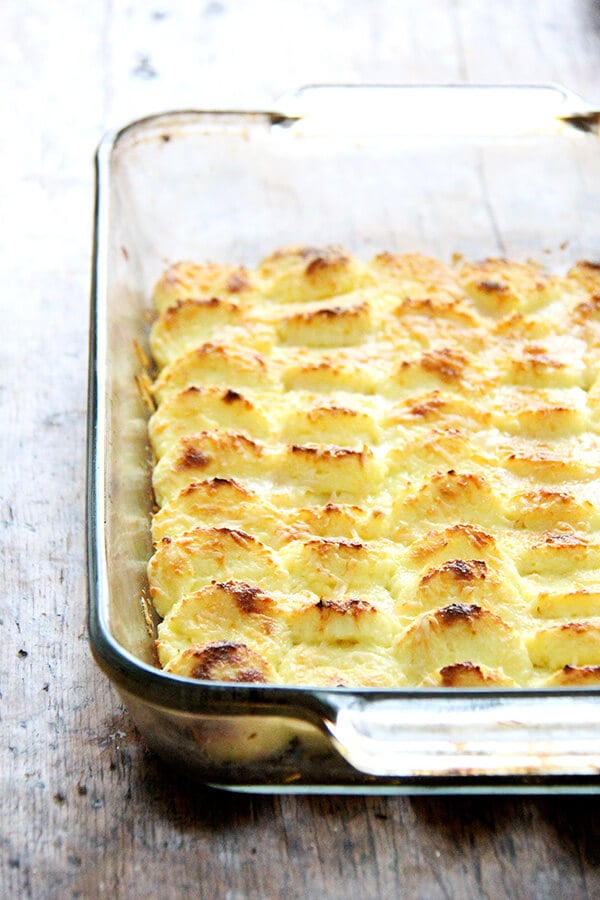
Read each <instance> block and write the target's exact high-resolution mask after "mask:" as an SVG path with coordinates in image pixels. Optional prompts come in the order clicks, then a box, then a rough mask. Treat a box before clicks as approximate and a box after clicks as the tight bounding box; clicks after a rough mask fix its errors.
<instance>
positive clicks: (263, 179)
mask: <svg viewBox="0 0 600 900" xmlns="http://www.w3.org/2000/svg"><path fill="white" fill-rule="evenodd" d="M597 126H598V114H597V113H596V112H594V111H593V110H590V109H588V108H587V107H586V104H585V103H584V102H583V101H582V100H580V99H579V98H577V97H575V96H574V95H572V94H570V93H569V92H567V91H565V90H563V89H561V88H558V87H526V86H522V87H425V86H424V87H401V86H385V87H376V86H366V87H365V86H355V87H310V88H303V89H301V90H300V91H298V92H296V93H295V94H293V95H290V96H289V97H287V98H284V99H283V100H282V101H281V105H280V109H278V110H277V111H271V112H231V111H229V112H222V111H219V112H208V111H204V112H195V111H191V112H174V113H167V114H163V115H159V116H155V117H152V118H149V119H145V120H142V121H139V122H134V123H133V124H131V125H129V126H128V127H126V128H124V129H123V130H121V131H119V132H117V133H111V134H108V135H107V136H106V137H105V138H104V140H103V141H102V143H101V145H100V147H99V150H98V154H97V196H96V199H97V204H96V219H95V245H94V269H93V284H92V309H91V326H90V374H89V419H88V424H89V431H88V512H87V518H88V568H89V633H90V639H91V647H92V651H93V653H94V656H95V658H96V660H97V662H98V663H99V665H100V666H101V667H102V668H103V670H104V671H105V672H106V673H107V675H108V676H109V678H110V679H111V680H112V681H113V683H114V684H115V686H116V688H117V689H118V691H119V693H120V694H121V696H122V697H123V700H124V702H125V703H126V705H127V706H128V708H129V710H130V712H131V714H132V716H133V717H134V719H135V721H136V723H137V725H138V727H139V729H140V731H141V732H142V734H143V736H144V738H145V740H146V741H147V743H148V744H149V746H151V747H152V748H153V749H155V750H156V751H157V752H158V753H159V754H161V755H163V756H164V757H166V758H168V759H170V760H171V761H173V762H174V763H175V764H176V765H178V766H180V767H184V768H185V769H186V770H188V771H189V772H190V773H193V774H195V775H197V776H198V777H199V778H201V779H202V780H203V781H205V782H207V783H211V784H214V785H219V786H222V787H229V788H234V789H238V790H259V791H292V790H294V791H354V792H385V793H394V792H397V793H402V792H404V793H417V792H440V791H443V792H459V791H464V792H466V791H479V792H490V791H494V790H501V791H503V792H506V791H544V790H553V791H556V790H560V789H564V790H568V791H573V790H581V791H594V790H597V789H598V785H599V784H600V779H599V772H600V695H599V694H598V692H597V691H596V690H594V689H584V688H582V689H577V690H570V689H564V688H563V689H555V690H550V689H540V690H516V691H510V690H508V691H507V690H477V691H473V690H471V691H468V690H457V689H431V690H424V689H418V690H408V689H398V690H394V691H378V690H374V689H364V690H354V689H346V688H336V689H329V688H328V689H309V688H300V687H297V688H294V687H274V686H267V685H232V684H223V683H202V682H197V681H193V680H190V679H185V678H179V677H175V676H173V675H170V674H167V673H165V672H163V671H161V670H160V669H158V668H157V667H156V662H155V657H154V652H153V640H152V625H153V623H152V621H151V615H150V614H149V612H148V604H147V603H145V597H146V595H147V580H146V565H147V561H148V559H149V557H150V555H151V552H152V549H151V544H150V535H149V515H150V510H151V508H152V493H151V488H150V465H149V451H148V446H147V433H146V424H147V417H148V411H147V409H146V407H145V405H144V402H143V400H142V397H141V395H140V392H139V390H138V388H137V385H136V374H137V373H138V372H139V366H140V363H139V358H138V355H137V354H136V352H135V349H134V348H135V345H136V344H138V345H140V346H141V347H145V346H146V343H147V336H148V330H149V322H150V300H149V298H150V295H151V290H152V287H153V284H154V283H155V281H156V279H157V278H158V276H159V274H160V273H161V272H162V271H163V270H164V268H165V267H166V266H167V265H168V264H169V263H172V262H174V261H177V260H180V259H196V260H209V259H210V260H213V261H217V262H228V261H229V262H235V263H246V264H249V265H252V264H255V263H256V262H258V260H259V259H260V258H261V257H263V256H264V255H266V254H267V253H268V252H270V251H272V250H273V249H274V248H275V247H279V246H285V245H289V244H297V243H305V244H308V245H311V246H324V245H328V244H332V243H335V244H341V245H343V246H345V247H346V248H347V249H349V250H350V251H352V252H353V253H355V254H356V255H357V256H359V257H361V258H367V257H368V256H369V255H372V254H374V253H376V252H379V251H381V250H389V251H392V252H408V251H422V252H424V253H427V254H430V255H432V256H435V257H438V258H441V259H445V260H447V259H449V258H450V257H451V256H452V254H455V253H459V254H462V255H464V256H465V257H467V258H472V259H479V258H483V257H487V256H506V257H509V258H514V259H517V260H520V259H527V258H530V257H534V258H536V259H538V260H541V261H542V262H544V263H545V264H546V265H547V266H548V267H549V268H553V267H557V268H559V269H560V268H561V267H562V268H564V267H565V266H566V265H567V264H568V263H570V262H575V261H576V260H579V259H586V260H589V261H599V260H600V250H599V248H598V236H599V235H600V154H599V153H598V146H599V145H598V136H597Z"/></svg>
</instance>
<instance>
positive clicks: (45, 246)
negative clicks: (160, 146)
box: [0, 0, 600, 900]
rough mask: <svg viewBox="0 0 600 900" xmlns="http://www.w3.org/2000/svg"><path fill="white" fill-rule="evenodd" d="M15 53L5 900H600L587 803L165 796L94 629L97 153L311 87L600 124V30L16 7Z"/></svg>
mask: <svg viewBox="0 0 600 900" xmlns="http://www.w3.org/2000/svg"><path fill="white" fill-rule="evenodd" d="M0 33H1V34H2V36H3V39H2V51H1V53H0V80H1V83H2V85H3V89H2V94H3V101H4V102H3V129H2V139H1V140H0V164H1V167H2V172H3V175H4V177H3V179H2V181H1V182H0V211H1V215H0V313H1V319H0V321H1V322H2V332H3V333H2V341H1V342H0V464H1V469H0V472H1V475H0V578H1V581H0V583H1V584H2V596H1V599H0V625H1V627H2V632H1V633H2V637H3V646H4V652H3V654H2V660H1V663H0V691H1V697H0V717H1V724H2V741H1V742H0V785H1V791H2V819H1V824H0V837H1V842H0V843H1V857H0V866H1V869H0V896H2V897H7V898H12V897H18V898H21V897H23V898H65V897H80V898H95V897H105V896H111V897H113V898H137V897H160V898H169V897H174V898H176V897H181V896H185V895H186V894H187V893H188V892H189V893H190V895H194V896H200V897H208V898H211V900H212V898H215V900H218V898H227V900H238V898H247V897H261V898H262V897H266V898H271V897H281V896H286V897H288V898H304V897H321V896H327V897H331V898H337V897H340V898H342V897H349V896H352V897H360V898H379V897H399V896H401V897H407V898H413V897H414V898H423V900H433V898H455V897H459V898H480V897H490V898H496V897H513V898H521V897H522V898H530V897H540V898H565V897H568V898H578V897H584V898H585V897H589V898H593V897H598V896H600V877H599V875H598V871H599V864H600V853H599V850H598V847H599V846H600V840H599V839H600V825H599V822H598V817H597V816H596V815H595V805H596V804H595V800H594V799H593V798H592V799H590V798H585V797H558V796H556V797H546V798H516V797H515V798H509V797H496V798H485V797H471V798H464V797H463V798H445V797H431V798H421V797H414V798H397V797H388V798H386V797H371V798H364V797H343V796H338V797H335V796H334V797H318V796H317V797H301V796H297V797H296V796H288V797H269V796H265V797H252V796H243V795H233V794H227V793H221V792H216V791H213V790H210V789H208V788H204V787H202V786H198V785H194V784H190V783H189V782H188V780H186V779H185V778H183V777H177V776H175V775H173V774H172V773H170V772H168V771H165V770H164V765H163V764H162V763H161V762H159V761H157V760H156V759H154V758H152V757H151V756H150V755H149V753H148V752H147V751H146V750H145V748H144V746H143V745H142V743H141V741H140V740H139V737H138V735H137V733H136V731H135V729H134V727H133V726H132V724H131V721H130V719H129V717H128V715H127V713H126V712H125V711H124V710H123V709H122V707H121V706H120V703H119V700H118V698H117V696H116V695H115V693H114V691H113V690H112V688H111V687H110V685H109V684H108V682H107V681H106V679H105V678H104V676H102V675H101V674H100V672H99V671H98V670H97V668H96V667H95V665H94V663H93V662H92V660H91V658H90V655H89V652H88V647H87V638H86V634H85V626H84V617H85V560H84V432H85V404H86V399H85V390H86V359H87V324H88V313H87V296H88V284H89V259H90V245H91V217H92V197H93V186H92V155H93V150H94V147H95V145H96V143H97V141H98V140H99V138H100V136H101V134H102V132H103V131H104V130H105V129H106V128H107V127H109V126H115V125H119V124H122V123H124V122H126V121H127V120H129V119H131V118H133V117H138V116H141V115H144V114H146V113H148V112H154V111H158V110H161V109H167V108H173V107H186V106H202V105H208V106H214V107H218V106H234V107H240V106H242V107H243V106H255V105H257V106H268V105H271V104H272V103H273V102H274V100H275V99H276V98H277V96H278V95H279V94H280V93H282V92H283V91H285V90H286V89H288V88H290V87H294V86H296V85H298V84H300V83H304V82H318V81H337V82H343V81H350V82H354V81H379V82H385V81H387V82H394V81H398V82H401V81H406V82H418V81H441V82H447V81H450V82H455V81H459V82H463V81H466V82H477V81H484V82H489V81H494V82H496V81H499V82H512V81H523V82H531V81H534V82H538V81H558V82H563V83H565V84H566V85H568V86H569V87H570V88H571V89H573V90H575V91H577V92H579V93H581V94H582V95H584V96H587V97H590V98H592V99H593V98H596V99H597V100H598V101H600V84H599V83H598V73H599V65H598V63H599V56H600V12H599V6H598V4H597V3H595V2H591V0H589V2H588V0H530V2H527V3H523V2H520V0H505V2H503V3H481V2H479V0H455V2H445V0H430V2H427V3H423V2H420V0H377V2H373V3H370V4H361V3H355V2H351V0H319V2H317V0H303V2H300V0H290V2H288V3H280V2H278V0H262V2H261V0H237V2H235V3H234V2H231V0H206V2H200V3H194V2H192V0H172V2H169V3H167V2H164V3H161V2H159V0H157V2H156V3H153V4H147V3H144V2H142V0H130V2H128V3H120V2H115V0H89V2H83V0H63V2H62V3H60V4H58V3H52V4H50V3H45V2H44V0H5V2H4V3H3V4H2V5H1V6H0Z"/></svg>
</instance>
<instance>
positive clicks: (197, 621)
mask: <svg viewBox="0 0 600 900" xmlns="http://www.w3.org/2000/svg"><path fill="white" fill-rule="evenodd" d="M154 303H155V307H156V310H157V318H156V320H155V322H154V325H153V327H152V332H151V340H150V344H151V350H152V354H153V356H154V359H155V362H156V364H157V367H158V375H157V377H156V379H155V381H154V384H153V387H152V394H153V397H154V400H155V402H156V411H155V412H154V414H153V415H152V417H151V419H150V424H149V437H150V443H151V447H152V451H153V454H154V457H155V465H154V471H153V486H154V492H155V497H156V502H157V505H158V511H157V512H156V514H155V515H154V517H153V523H152V531H153V540H154V545H155V553H154V555H153V557H152V559H151V561H150V563H149V567H148V573H149V583H150V590H151V596H152V599H153V602H154V605H155V607H156V610H157V612H158V613H159V615H160V616H161V617H162V622H161V624H160V625H159V629H158V640H157V651H158V656H159V660H160V663H161V664H162V666H163V667H164V668H165V669H166V670H168V671H170V672H173V673H176V674H178V675H184V676H187V677H191V678H199V679H202V680H216V681H236V682H246V683H249V682H254V683H286V684H296V685H313V686H321V685H324V686H372V687H382V688H384V687H400V686H419V685H423V686H445V687H478V686H481V687H486V686H507V685H513V686H539V685H569V686H573V685H578V684H581V685H590V684H599V683H600V371H599V370H600V267H598V266H595V265H593V264H592V263H586V262H580V263H578V264H577V265H575V266H574V267H573V268H572V269H571V270H570V271H569V272H567V273H566V274H565V275H562V276H558V275H550V274H547V273H546V272H544V271H543V270H542V269H541V267H539V266H537V265H535V264H533V263H516V262H511V261H507V260H504V259H488V260H485V261H484V262H480V263H473V262H468V263H467V262H458V263H456V264H455V265H454V266H446V265H444V264H442V263H441V262H438V261H436V260H433V259H430V258H428V257H425V256H422V255H420V254H405V255H397V256H394V255H392V254H389V253H383V254H380V255H379V256H376V257H375V258H374V259H373V260H371V261H370V262H368V263H362V262H360V261H359V260H357V259H356V258H354V257H352V256H351V255H350V254H348V253H346V252H345V251H344V250H342V249H339V248H328V249H326V250H317V249H313V248H308V247H294V248H290V249H284V250H279V251H276V252H275V253H273V254H272V255H271V256H269V257H268V258H266V259H265V260H263V261H262V262H261V263H260V264H259V265H258V266H257V267H256V268H255V269H253V270H251V271H250V270H247V269H246V268H244V267H240V266H235V265H217V264H215V263H210V264H204V265H199V264H195V263H187V262H186V263H179V264H176V265H173V266H172V267H171V268H169V269H168V270H167V271H166V272H165V273H164V274H163V276H162V277H161V279H160V280H159V282H158V284H157V285H156V288H155V291H154Z"/></svg>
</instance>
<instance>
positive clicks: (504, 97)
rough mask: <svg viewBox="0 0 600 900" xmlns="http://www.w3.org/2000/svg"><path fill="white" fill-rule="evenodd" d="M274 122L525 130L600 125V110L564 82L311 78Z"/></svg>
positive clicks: (342, 130) (285, 100) (440, 130)
mask: <svg viewBox="0 0 600 900" xmlns="http://www.w3.org/2000/svg"><path fill="white" fill-rule="evenodd" d="M277 109H278V112H277V113H273V114H272V122H273V124H274V125H280V126H284V127H285V128H288V129H291V130H292V131H294V132H298V133H301V134H304V135H308V136H311V135H313V136H328V135H338V136H339V135H355V136H368V135H369V134H375V135H377V138H378V139H381V138H382V137H384V136H386V135H387V136H389V137H415V136H418V137H427V136H429V137H433V138H440V137H443V138H449V137H452V136H456V137H465V136H469V135H472V136H480V137H498V136H502V135H504V136H522V135H538V136H539V135H556V134H561V133H565V132H570V131H572V129H575V130H578V131H581V132H595V133H598V126H599V122H600V113H599V112H598V110H597V109H594V108H593V107H590V106H589V104H588V103H586V101H584V100H583V99H582V98H581V97H579V96H578V95H577V94H574V93H573V92H572V91H569V90H567V89H566V88H564V87H561V86H560V85H553V84H539V85H466V84H461V85H435V84H430V85H393V84H388V85H376V84H373V85H327V84H321V85H306V86H304V87H302V88H299V89H298V90H296V91H293V92H290V93H288V94H284V95H283V96H282V97H280V99H279V101H278V103H277Z"/></svg>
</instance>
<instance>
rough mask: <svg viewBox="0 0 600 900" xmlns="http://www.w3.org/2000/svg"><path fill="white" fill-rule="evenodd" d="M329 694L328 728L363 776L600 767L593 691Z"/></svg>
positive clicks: (598, 711) (567, 772)
mask: <svg viewBox="0 0 600 900" xmlns="http://www.w3.org/2000/svg"><path fill="white" fill-rule="evenodd" d="M338 696H339V695H338ZM329 700H330V709H331V710H332V712H333V714H332V715H331V718H330V720H329V721H326V722H325V726H326V728H327V730H328V731H329V733H330V734H331V736H332V738H333V741H334V743H335V746H336V748H337V750H338V752H339V753H341V755H342V756H343V757H344V758H345V759H346V760H347V761H348V762H349V763H350V764H351V765H352V766H353V767H354V768H355V769H357V770H359V771H360V772H363V773H365V774H368V775H373V776H387V777H398V778H417V779H418V778H442V777H444V776H452V777H453V778H456V777H457V776H465V777H468V776H478V777H479V776H498V777H501V776H515V775H519V776H535V775H536V774H537V775H544V776H559V777H560V776H573V775H582V776H590V775H596V776H597V775H598V774H599V773H600V696H598V695H594V694H593V693H592V692H586V691H583V690H582V691H581V692H576V693H573V692H571V693H570V694H567V693H561V692H558V691H547V692H545V691H539V692H536V693H535V695H533V694H531V693H529V692H519V693H518V694H517V693H509V692H506V693H500V692H498V693H496V692H486V693H485V694H484V693H483V692H468V693H463V692H461V693H460V694H452V693H450V692H448V691H443V692H435V691H428V692H426V693H425V692H424V693H423V694H419V695H415V694H411V695H410V696H407V697H406V698H395V699H372V700H369V699H365V698H364V697H361V698H356V697H354V698H353V699H351V698H344V699H340V700H339V702H338V701H337V700H334V701H333V705H331V697H330V698H329Z"/></svg>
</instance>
